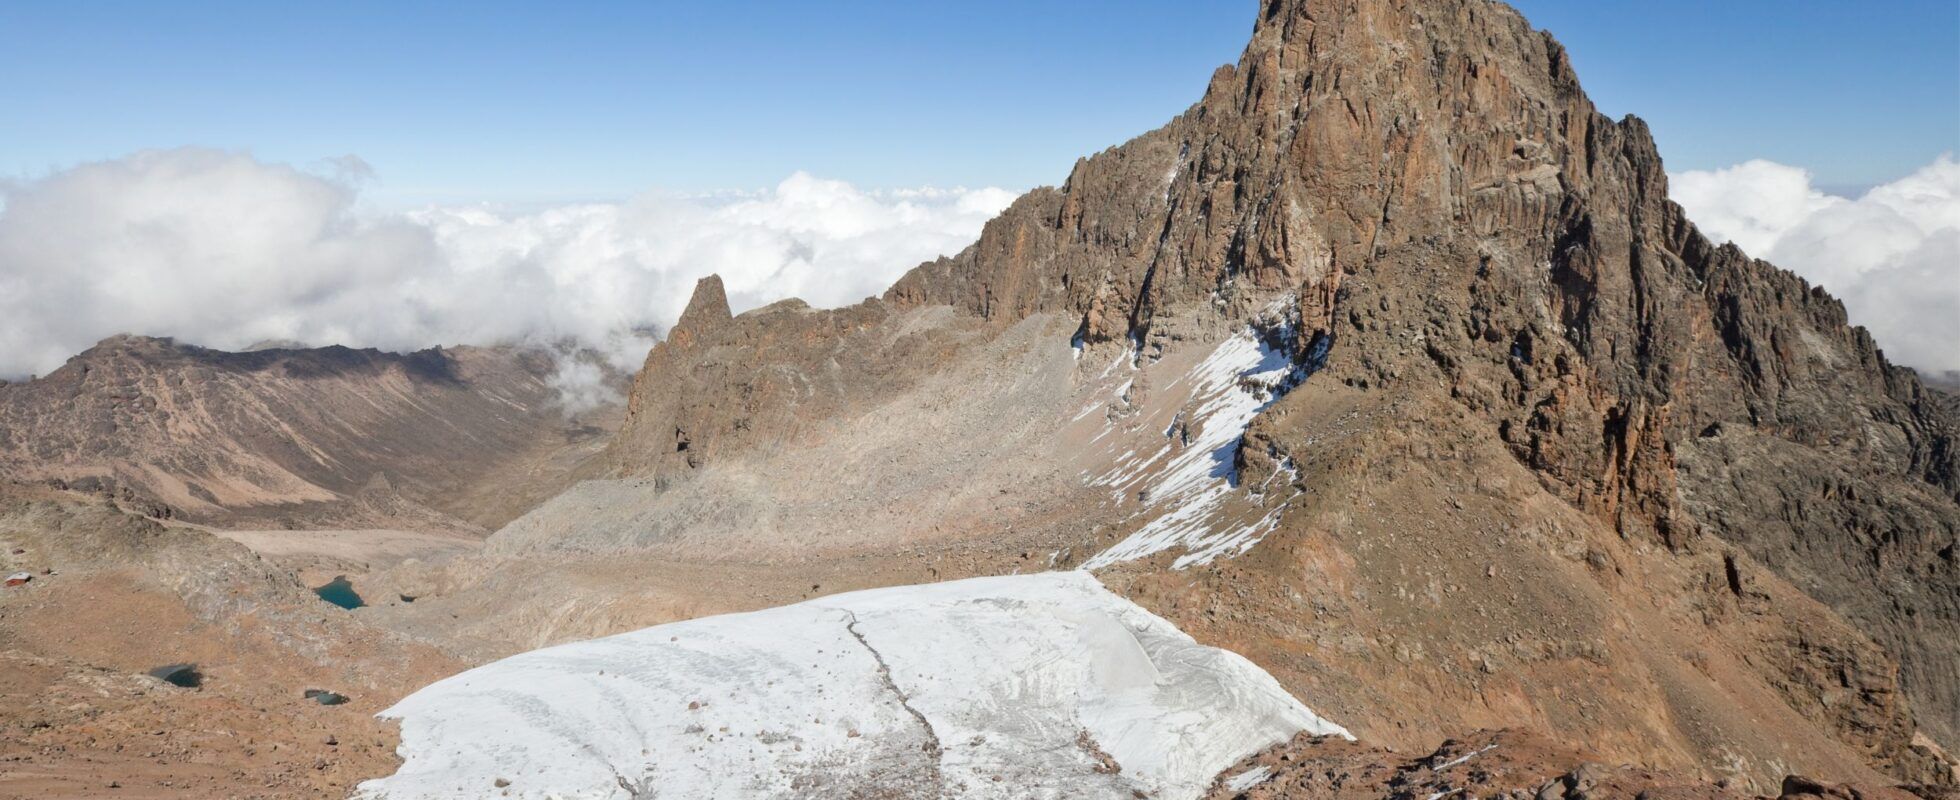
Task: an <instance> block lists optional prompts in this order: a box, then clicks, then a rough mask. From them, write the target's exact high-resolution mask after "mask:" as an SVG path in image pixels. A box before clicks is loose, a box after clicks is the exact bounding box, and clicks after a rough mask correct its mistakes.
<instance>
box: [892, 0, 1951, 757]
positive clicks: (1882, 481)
mask: <svg viewBox="0 0 1960 800" xmlns="http://www.w3.org/2000/svg"><path fill="white" fill-rule="evenodd" d="M1283 292H1292V293H1294V294H1296V295H1297V296H1298V297H1300V298H1301V302H1300V305H1301V306H1302V310H1303V313H1302V321H1303V324H1304V326H1305V327H1307V328H1308V329H1312V330H1316V331H1318V332H1321V333H1324V334H1326V335H1327V336H1329V337H1330V338H1331V340H1332V341H1333V347H1332V349H1331V352H1330V353H1329V356H1328V365H1329V367H1328V370H1329V373H1330V376H1331V378H1332V379H1333V380H1338V381H1341V382H1343V383H1345V384H1347V385H1349V386H1354V387H1359V388H1365V389H1369V390H1372V391H1384V392H1406V391H1410V390H1412V389H1413V388H1415V387H1424V388H1427V387H1446V389H1447V391H1448V392H1449V394H1450V396H1451V397H1452V398H1453V399H1454V400H1455V401H1456V402H1457V403H1458V404H1460V405H1461V406H1462V407H1463V409H1464V410H1465V412H1466V413H1469V414H1472V415H1474V416H1475V418H1477V419H1480V420H1482V421H1483V422H1484V423H1485V424H1486V425H1487V426H1488V429H1489V430H1490V431H1491V432H1492V433H1493V434H1494V435H1496V436H1498V437H1500V438H1501V439H1502V441H1503V442H1504V443H1505V444H1506V445H1507V446H1508V447H1509V448H1510V450H1511V451H1512V452H1513V453H1514V455H1515V456H1516V457H1517V458H1518V459H1519V460H1520V461H1522V462H1523V463H1525V464H1526V465H1528V466H1530V467H1531V468H1532V469H1533V470H1534V471H1535V472H1536V473H1537V474H1538V476H1539V477H1540V479H1541V480H1543V481H1545V482H1546V484H1547V485H1548V486H1550V487H1552V488H1553V489H1554V490H1555V491H1556V492H1557V493H1558V494H1560V495H1561V496H1563V497H1565V498H1567V499H1568V500H1569V501H1571V502H1573V503H1575V504H1577V505H1579V506H1580V507H1582V508H1584V509H1586V510H1588V511H1589V512H1591V513H1592V514H1594V515H1596V516H1598V517H1599V518H1601V519H1603V520H1606V521H1608V522H1610V523H1611V524H1612V525H1613V526H1615V527H1616V528H1617V529H1618V530H1619V531H1620V532H1621V534H1622V535H1623V536H1626V537H1629V538H1633V539H1643V540H1652V541H1656V542H1658V543H1660V544H1662V545H1664V546H1666V547H1669V548H1685V549H1693V548H1696V547H1702V546H1705V545H1700V544H1697V541H1698V540H1699V539H1700V537H1703V536H1704V535H1712V536H1714V537H1718V538H1720V539H1723V540H1727V541H1730V542H1734V543H1736V544H1737V545H1739V546H1741V547H1742V548H1744V549H1745V550H1747V551H1748V552H1749V553H1750V554H1751V555H1753V556H1754V557H1756V558H1757V559H1759V560H1761V561H1763V562H1764V563H1766V564H1768V565H1769V566H1770V567H1771V568H1773V569H1775V570H1776V571H1777V572H1778V573H1779V574H1781V575H1783V576H1785V577H1786V578H1788V579H1789V580H1791V581H1792V582H1794V583H1795V584H1796V585H1798V586H1799V587H1801V588H1803V589H1804V590H1805V591H1807V592H1809V593H1810V594H1812V595H1813V596H1815V597H1817V598H1819V599H1820V600H1823V601H1824V602H1825V603H1827V604H1829V605H1830V606H1831V607H1833V608H1834V609H1836V610H1838V611H1839V612H1840V613H1842V614H1844V615H1846V616H1847V617H1848V618H1850V619H1851V620H1852V621H1854V622H1855V623H1856V624H1858V625H1859V626H1860V627H1862V628H1863V629H1864V630H1866V631H1867V632H1868V633H1870V634H1871V635H1872V636H1873V637H1874V638H1876V639H1877V640H1879V641H1880V642H1881V643H1883V644H1884V645H1885V646H1886V648H1887V649H1888V650H1889V651H1890V652H1891V653H1893V654H1894V655H1895V657H1897V658H1898V660H1899V661H1900V664H1901V668H1902V672H1903V678H1904V685H1905V688H1906V691H1907V693H1908V695H1909V696H1910V697H1911V698H1912V702H1913V705H1914V708H1915V709H1916V710H1917V711H1918V717H1919V719H1920V722H1921V724H1923V725H1924V726H1926V727H1927V728H1928V729H1929V730H1931V731H1933V732H1935V733H1936V734H1937V735H1938V736H1940V737H1942V738H1944V739H1946V740H1947V741H1953V740H1954V739H1955V738H1956V737H1960V566H1956V561H1955V556H1954V550H1955V540H1956V537H1957V536H1960V506H1957V505H1956V502H1955V500H1956V497H1960V448H1956V445H1955V441H1956V440H1955V433H1954V430H1955V427H1954V426H1955V423H1954V422H1953V421H1952V418H1951V415H1950V412H1947V411H1943V410H1942V409H1941V408H1940V407H1939V404H1938V402H1937V399H1936V398H1935V397H1933V396H1932V395H1931V394H1930V393H1929V391H1928V390H1927V389H1925V388H1923V387H1922V386H1921V385H1920V382H1919V380H1918V379H1917V377H1916V376H1914V375H1913V374H1912V373H1911V372H1910V371H1909V370H1905V369H1902V368H1898V367H1894V366H1892V365H1890V364H1889V363H1887V362H1886V361H1885V359H1884V357H1883V355H1882V354H1880V353H1879V352H1878V351H1877V349H1876V348H1875V347H1874V346H1873V344H1872V342H1871V339H1870V337H1869V336H1868V335H1867V334H1866V333H1865V332H1864V330H1863V329H1861V328H1855V327H1851V326H1850V325H1848V324H1847V321H1846V319H1845V314H1844V310H1843V308H1842V306H1840V305H1839V304H1838V302H1837V301H1836V300H1834V299H1832V298H1831V297H1830V296H1829V295H1827V294H1825V293H1824V291H1823V290H1822V289H1820V288H1814V287H1810V286H1808V285H1806V284H1805V283H1804V282H1803V281H1802V280H1801V279H1799V278H1797V277H1795V276H1793V275H1791V274H1789V273H1786V272H1783V271H1781V270H1778V269H1776V268H1775V267H1773V266H1771V265H1769V264H1766V263H1764V262H1761V261H1756V260H1753V259H1750V258H1748V257H1747V256H1746V255H1744V254H1743V253H1742V252H1740V251H1739V250H1737V249H1735V248H1734V247H1732V246H1724V247H1716V246H1714V245H1712V244H1711V243H1710V242H1709V241H1708V240H1707V239H1705V238H1704V237H1703V236H1702V235H1701V234H1700V233H1699V232H1697V231H1696V230H1695V227H1694V226H1693V224H1692V223H1690V222H1689V221H1688V220H1687V219H1686V218H1685V217H1684V216H1683V214H1682V211H1681V209H1680V208H1679V207H1678V206H1676V205H1675V204H1673V203H1672V202H1670V201H1669V200H1668V199H1667V179H1666V175H1665V173H1664V172H1663V171H1662V167H1661V160H1660V157H1659V155H1658V153H1657V152H1656V151H1655V148H1654V145H1653V141H1652V139H1651V137H1650V136H1649V134H1648V131H1647V129H1646V126H1645V125H1644V124H1643V123H1642V122H1641V121H1640V120H1638V119H1636V118H1632V117H1629V118H1627V119H1625V120H1622V121H1619V122H1615V121H1613V120H1610V119H1607V118H1606V117H1604V116H1601V115H1600V114H1599V113H1598V112H1597V111H1595V110H1594V109H1593V106H1592V104H1591V103H1590V102H1589V101H1588V100H1587V99H1586V97H1585V95H1584V93H1583V92H1582V91H1581V90H1580V88H1579V83H1578V80H1577V78H1576V77H1575V75H1574V73H1573V71H1572V68H1571V64H1570V62H1569V61H1568V59H1567V57H1566V54H1565V51H1564V50H1563V48H1561V47H1560V46H1559V45H1558V43H1557V42H1555V41H1553V40H1552V39H1551V38H1550V37H1549V36H1547V35H1545V34H1544V33H1542V32H1537V31H1534V30H1532V29H1531V27H1530V26H1529V25H1528V24H1526V23H1525V21H1524V20H1523V19H1522V18H1521V17H1519V16H1518V15H1517V14H1516V13H1515V12H1513V11H1511V10H1510V9H1508V8H1506V7H1504V6H1502V5H1500V4H1496V3H1489V2H1482V1H1481V0H1462V1H1448V0H1436V1H1435V2H1387V1H1386V0H1382V1H1374V0H1368V1H1364V2H1353V1H1351V0H1343V1H1340V2H1335V1H1333V0H1270V1H1269V2H1266V3H1264V4H1263V7H1262V8H1261V11H1260V16H1259V20H1258V23H1257V25H1256V28H1255V30H1254V33H1253V40H1252V44H1251V45H1250V46H1249V47H1248V48H1247V50H1246V53H1245V55H1244V57H1243V58H1242V59H1241V60H1240V62H1239V64H1238V65H1237V66H1236V67H1227V68H1224V69H1221V70H1219V72H1218V73H1217V74H1216V75H1215V76H1214V78H1213V80H1212V83H1211V86H1210V88H1209V89H1208V91H1207V92H1206V95H1205V98H1204V100H1202V101H1201V102H1199V103H1198V105H1196V106H1194V107H1193V108H1192V109H1191V110H1190V111H1188V112H1186V113H1185V114H1184V115H1182V116H1180V117H1179V118H1178V119H1176V120H1175V121H1173V122H1172V123H1171V124H1169V125H1167V126H1165V127H1164V128H1162V129H1159V130H1157V131H1153V132H1151V133H1148V134H1145V135H1143V136H1141V137H1138V138H1137V139H1135V140H1133V141H1131V142H1129V143H1126V144H1124V145H1122V146H1120V147H1117V148H1113V149H1111V150H1109V151H1106V152H1104V153H1101V154H1098V155H1096V156H1095V157H1093V158H1089V159H1086V160H1084V161H1082V162H1080V163H1079V164H1078V165H1077V166H1076V169H1075V171H1074V172H1073V173H1072V174H1071V175H1070V176H1069V180H1068V182H1067V183H1065V184H1064V185H1063V186H1062V188H1060V189H1041V190H1037V191H1035V192H1033V193H1030V194H1029V195H1028V196H1026V197H1024V198H1022V199H1021V200H1020V201H1018V202H1017V203H1015V204H1014V206H1013V207H1012V208H1010V209H1009V210H1008V211H1007V212H1006V213H1004V214H1003V215H1002V217H1001V218H1000V219H998V220H996V221H994V222H993V223H991V224H990V225H988V227H987V229H986V231H985V233H983V234H982V236H981V239H980V241H979V242H978V243H977V244H976V245H974V246H973V247H972V248H970V249H968V250H967V251H965V252H963V253H961V254H960V255H958V256H956V257H953V258H949V259H942V260H940V261H937V262H934V263H931V264H927V265H924V266H921V267H920V268H918V269H917V270H915V271H913V272H912V273H911V274H909V275H907V276H906V277H905V278H904V279H902V280H901V281H899V283H898V284H897V285H895V286H894V287H893V288H892V289H891V290H890V291H889V292H888V293H887V295H886V296H887V298H888V299H889V300H891V301H893V302H896V303H899V304H901V305H917V304H933V303H945V304H951V305H954V306H956V307H959V308H962V309H964V310H967V311H969V312H972V313H974V314H978V315H981V316H984V317H987V318H991V319H1014V318H1018V317H1020V316H1025V315H1028V314H1032V313H1036V312H1044V311H1046V312H1057V313H1065V314H1070V315H1079V316H1080V318H1081V319H1082V320H1083V322H1082V331H1083V334H1084V335H1085V337H1086V338H1087V339H1088V340H1090V341H1098V340H1108V339H1119V338H1122V337H1134V338H1136V339H1138V340H1140V341H1143V342H1145V343H1146V345H1147V346H1148V345H1150V344H1154V343H1158V342H1160V341H1162V340H1165V339H1169V338H1174V337H1175V336H1176V335H1177V334H1176V333H1175V332H1172V331H1164V330H1160V326H1159V325H1158V324H1157V323H1158V321H1159V320H1160V319H1162V318H1165V317H1168V316H1174V315H1177V314H1179V313H1181V312H1182V311H1183V310H1184V309H1188V308H1190V307H1192V306H1202V305H1211V306H1216V307H1218V308H1222V309H1225V310H1226V313H1227V314H1228V315H1233V314H1236V315H1238V316H1240V317H1243V316H1244V314H1245V313H1246V312H1247V311H1248V310H1250V309H1253V308H1257V307H1259V306H1260V305H1262V304H1263V303H1265V302H1267V301H1268V300H1269V299H1270V298H1272V297H1273V296H1275V295H1276V294H1279V293H1283ZM1895 738H1896V737H1895Z"/></svg>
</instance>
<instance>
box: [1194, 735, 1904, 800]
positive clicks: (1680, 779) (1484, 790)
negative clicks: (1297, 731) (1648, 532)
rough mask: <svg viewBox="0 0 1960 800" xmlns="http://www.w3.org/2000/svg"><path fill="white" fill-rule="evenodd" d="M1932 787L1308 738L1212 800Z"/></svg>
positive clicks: (1553, 750) (1575, 752)
mask: <svg viewBox="0 0 1960 800" xmlns="http://www.w3.org/2000/svg"><path fill="white" fill-rule="evenodd" d="M1915 792H1920V793H1924V794H1926V795H1927V796H1934V797H1938V796H1942V795H1941V790H1939V789H1936V788H1933V787H1925V786H1885V785H1872V784H1849V785H1847V784H1831V783H1826V782H1822V781H1817V780H1814V779H1810V778H1805V777H1803V776H1799V775H1792V776H1789V777H1787V778H1785V779H1784V780H1783V782H1782V784H1781V785H1780V786H1778V787H1777V789H1776V790H1775V791H1774V792H1771V793H1770V794H1768V795H1751V794H1748V793H1745V792H1742V791H1740V790H1738V789H1737V788H1735V787H1733V786H1731V785H1728V784H1727V783H1726V782H1724V783H1720V784H1711V783H1709V782H1706V781H1699V780H1695V779H1693V778H1688V777H1684V776H1681V775H1678V774H1670V773H1667V772H1661V771H1655V770H1651V769H1645V768H1641V767H1634V766H1628V765H1613V764H1606V763H1602V762H1600V761H1598V760H1597V757H1595V756H1592V755H1591V754H1588V753H1586V752H1584V751H1583V750H1579V749H1575V748H1573V747H1571V746H1568V745H1560V744H1558V743H1555V742H1551V741H1548V740H1546V739H1545V738H1544V737H1542V736H1538V735H1536V734H1532V733H1529V732H1526V731H1515V730H1505V731H1479V732H1477V733H1475V734H1472V735H1469V736H1466V737H1464V738H1461V739H1451V740H1449V741H1447V742H1444V743H1443V744H1442V746H1441V747H1438V748H1437V749H1436V750H1435V751H1433V752H1430V753H1427V754H1425V755H1422V756H1419V757H1411V756H1408V755H1404V754H1399V753H1395V752H1394V751H1390V750H1385V749H1383V748H1380V747H1371V746H1368V745H1365V744H1361V743H1357V742H1350V741H1346V740H1343V739H1339V738H1333V737H1312V736H1307V735H1304V734H1303V735H1301V736H1298V737H1295V739H1294V740H1293V741H1291V742H1288V743H1286V744H1283V745H1280V746H1278V747H1274V748H1271V749H1269V750H1267V751H1266V752H1263V753H1260V754H1258V755H1256V756H1253V757H1251V758H1248V759H1246V760H1245V761H1243V762H1241V763H1240V764H1239V765H1238V766H1237V767H1235V768H1233V769H1231V770H1227V771H1226V773H1225V774H1224V775H1221V776H1219V780H1218V783H1217V785H1215V786H1214V787H1213V788H1212V791H1211V793H1210V794H1209V795H1207V797H1209V798H1211V800H1294V799H1295V798H1340V799H1342V800H1377V799H1378V798H1379V799H1380V800H1387V799H1388V798H1403V797H1439V798H1440V797H1458V796H1462V797H1490V798H1516V799H1517V800H1526V799H1527V798H1531V799H1532V800H1578V798H1587V797H1600V798H1605V797H1640V798H1647V799H1648V800H1722V799H1723V798H1737V799H1739V798H1744V797H1751V796H1766V797H1776V798H1778V799H1779V800H1809V798H1844V799H1845V800H1851V798H1858V799H1859V800H1915V798H1918V797H1919V796H1920V795H1919V794H1915Z"/></svg>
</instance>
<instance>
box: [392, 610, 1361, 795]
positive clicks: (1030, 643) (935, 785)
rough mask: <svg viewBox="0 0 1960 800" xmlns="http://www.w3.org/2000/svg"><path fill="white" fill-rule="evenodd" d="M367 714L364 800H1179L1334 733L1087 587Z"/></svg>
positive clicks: (772, 624)
mask: <svg viewBox="0 0 1960 800" xmlns="http://www.w3.org/2000/svg"><path fill="white" fill-rule="evenodd" d="M382 715H383V716H385V717H392V718H398V719H400V720H401V724H402V744H401V748H400V753H401V755H402V757H403V759H404V762H403V764H402V766H401V769H400V770H399V771H398V772H396V773H395V774H394V775H393V776H391V777H388V778H383V779H380V780H374V781H369V782H367V783H364V784H362V786H361V788H360V792H359V794H358V795H357V796H360V797H366V798H393V799H395V800H403V799H406V798H460V797H480V796H485V795H497V796H506V795H507V796H510V797H529V798H546V797H552V798H633V797H674V798H762V797H846V796H862V795H863V794H865V793H873V794H874V796H904V797H974V798H1010V797H1012V798H1061V797H1089V798H1094V797H1110V798H1130V797H1132V796H1133V794H1132V793H1133V792H1138V791H1141V792H1144V793H1147V794H1148V795H1149V796H1152V797H1157V798H1165V799H1166V800H1175V799H1176V798H1191V797H1197V796H1198V795H1200V794H1201V793H1202V792H1203V791H1204V789H1205V788H1206V787H1208V786H1209V785H1210V784H1211V782H1212V781H1213V779H1214V778H1215V777H1216V776H1217V775H1218V774H1219V773H1220V772H1221V771H1223V770H1225V769H1227V768H1229V767H1230V766H1231V765H1232V764H1233V763H1235V762H1237V761H1238V760H1239V759H1241V758H1243V757H1245V756H1247V755H1250V754H1252V753H1254V752H1256V751H1258V750H1260V749H1262V748H1264V747H1266V746H1269V745H1272V744H1275V743H1278V742H1280V741H1284V740H1285V739H1287V738H1289V737H1290V736H1292V735H1293V734H1294V733H1295V732H1298V731H1302V730H1305V731H1310V732H1313V733H1316V734H1325V735H1339V736H1347V735H1348V734H1347V731H1346V730H1345V729H1343V728H1341V726H1339V725H1336V724H1334V723H1331V722H1328V721H1326V720H1323V719H1321V718H1320V717H1318V716H1316V715H1315V714H1314V713H1313V712H1312V711H1310V710H1309V709H1308V708H1307V707H1306V706H1304V705H1302V704H1301V703H1300V702H1299V701H1298V700H1296V699H1294V698H1293V697H1292V696H1291V695H1289V694H1287V693H1286V691H1285V690H1284V689H1282V688H1281V687H1280V686H1279V684H1278V682H1277V681H1275V680H1273V678H1272V677H1271V676H1270V675H1267V674H1266V673H1265V672H1264V671H1263V670H1260V669H1259V668H1258V667H1257V666H1254V665H1253V664H1252V663H1251V662H1249V661H1247V660H1245V659H1244V658H1242V657H1240V656H1238V655H1236V654H1233V653H1231V652H1228V651H1225V650H1220V649H1217V648H1212V647H1206V646H1203V645H1200V644H1197V643H1196V642H1194V641H1193V640H1192V639H1191V638H1190V637H1189V636H1186V635H1185V634H1184V633H1182V632H1181V631H1179V630H1177V628H1176V627H1175V626H1173V625H1171V624H1170V623H1169V622H1166V621H1165V620H1163V619H1161V618H1159V617H1157V616H1155V615H1152V614H1151V613H1149V612H1147V611H1145V610H1143V609H1142V608H1140V607H1138V606H1137V605H1135V604H1133V603H1131V602H1129V601H1127V600H1125V599H1123V598H1121V597H1118V596H1117V595H1115V594H1113V593H1111V592H1109V591H1108V590H1107V589H1105V588H1103V586H1102V584H1101V583H1099V582H1097V580H1096V579H1095V577H1094V576H1092V575H1090V574H1089V573H1087V572H1082V571H1073V572H1049V573H1040V574H1034V575H1023V576H1012V577H994V578H975V579H970V580H963V581H953V582H949V583H939V584H928V585H923V586H904V587H895V588H889V589H874V590H868V591H862V592H853V593H849V594H841V595H835V596H832V597H825V598H819V599H816V600H811V601H807V602H803V603H798V604H796V605H791V606H784V607H780V608H774V609H769V610H765V611H758V612H753V613H747V614H730V615H724V616H718V617H708V618H703V619H697V620H690V621H686V622H677V623H672V624H668V625H660V626H656V627H653V628H647V629H644V630H640V631H636V632H633V633H627V634H621V635H618V636H612V637H608V638H604V639H595V640H592V641H587V642H579V643H575V644H568V645H561V646H558V647H552V648H546V649H543V650H537V651H533V652H529V653H524V654H521V655H517V656H513V657H511V658H507V659H504V660H502V661H499V662H496V663H493V664H489V665H486V666H483V667H479V668H476V669H473V670H470V671H468V672H464V673H462V674H460V675H456V676H454V677H451V678H448V679H446V680H443V681H440V682H438V683H435V684H433V685H431V686H429V687H427V688H424V689H422V690H421V691H419V692H416V693H415V694H413V695H410V696H409V697H408V698H406V699H404V700H402V701H401V702H400V703H398V704H396V705H395V706H394V707H393V708H390V709H388V710H387V711H385V712H383V714H382ZM498 780H503V781H507V782H508V786H506V787H501V788H495V789H493V788H492V787H493V786H494V785H495V784H494V782H496V781H498ZM877 792H884V793H886V794H875V793H877Z"/></svg>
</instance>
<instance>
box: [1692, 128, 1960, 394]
mask: <svg viewBox="0 0 1960 800" xmlns="http://www.w3.org/2000/svg"><path fill="white" fill-rule="evenodd" d="M1668 183H1669V186H1670V190H1671V191H1670V193H1671V194H1672V195H1673V197H1674V200H1675V202H1678V203H1680V204H1681V207H1682V208H1685V209H1687V212H1688V218H1689V219H1692V220H1694V222H1695V224H1696V225H1697V226H1699V227H1700V228H1701V230H1702V232H1703V233H1705V234H1707V235H1708V237H1709V238H1710V239H1713V240H1715V241H1717V242H1720V241H1725V240H1726V241H1731V242H1734V243H1735V244H1736V246H1738V247H1741V248H1742V249H1743V251H1744V252H1747V253H1748V254H1749V255H1751V256H1754V257H1756V258H1761V259H1764V260H1767V261H1770V262H1772V263H1774V264H1776V265H1777V266H1779V267H1782V268H1784V269H1787V270H1790V271H1792V272H1795V273H1797V274H1798V275H1801V276H1803V277H1804V278H1805V279H1807V280H1809V281H1810V282H1811V283H1812V284H1815V285H1821V286H1823V287H1824V288H1825V289H1826V290H1828V291H1829V292H1830V293H1831V294H1832V295H1834V296H1836V297H1837V298H1839V299H1840V300H1842V301H1843V302H1844V306H1845V309H1846V311H1847V312H1849V314H1850V317H1851V322H1852V323H1853V324H1857V325H1863V326H1865V328H1866V329H1868V330H1870V331H1871V333H1872V338H1873V339H1875V340H1877V342H1878V345H1879V347H1880V348H1882V349H1883V350H1884V351H1885V354H1886V356H1887V357H1888V358H1890V359H1891V360H1892V361H1894V362H1895V363H1900V364H1904V365H1907V366H1910V367H1914V368H1917V369H1920V370H1924V371H1929V372H1934V373H1940V372H1947V371H1956V370H1960V162H1956V161H1954V159H1953V157H1952V156H1951V155H1944V156H1941V157H1939V158H1938V159H1935V160H1934V161H1933V163H1932V164H1929V165H1927V166H1925V167H1923V168H1921V169H1919V170H1918V171H1916V172H1914V173H1912V174H1911V175H1907V176H1906V177H1903V178H1900V179H1899V180H1896V181H1893V182H1891V183H1887V184H1883V185H1881V186H1877V187H1874V188H1872V189H1871V190H1869V191H1867V192H1865V193H1864V194H1863V195H1862V196H1860V197H1857V198H1855V199H1853V198H1846V197H1839V196H1835V195H1831V194H1827V193H1825V192H1823V191H1821V190H1819V189H1818V188H1816V186H1815V185H1813V183H1812V180H1811V175H1810V173H1808V172H1806V171H1805V170H1803V169H1800V168H1797V167H1792V166H1787V165H1783V164H1778V163H1775V162H1771V161H1762V160H1756V161H1749V162H1745V163H1742V164H1738V165H1736V166H1733V167H1728V168H1726V169H1719V170H1708V171H1692V172H1682V173H1679V174H1675V175H1672V176H1669V181H1668Z"/></svg>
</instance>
